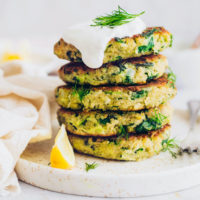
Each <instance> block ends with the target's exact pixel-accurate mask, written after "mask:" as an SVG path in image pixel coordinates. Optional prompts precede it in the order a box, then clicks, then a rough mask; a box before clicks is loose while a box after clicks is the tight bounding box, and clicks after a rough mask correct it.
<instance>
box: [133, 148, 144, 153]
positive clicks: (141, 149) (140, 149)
mask: <svg viewBox="0 0 200 200" xmlns="http://www.w3.org/2000/svg"><path fill="white" fill-rule="evenodd" d="M143 150H144V149H143V148H139V149H137V150H135V153H137V152H138V151H143Z"/></svg>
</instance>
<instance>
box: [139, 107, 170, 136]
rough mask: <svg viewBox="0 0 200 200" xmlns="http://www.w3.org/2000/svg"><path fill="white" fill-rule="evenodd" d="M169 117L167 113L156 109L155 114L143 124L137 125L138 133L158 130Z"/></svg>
mask: <svg viewBox="0 0 200 200" xmlns="http://www.w3.org/2000/svg"><path fill="white" fill-rule="evenodd" d="M166 119H167V117H166V116H165V115H163V114H162V113H160V112H157V111H156V110H155V115H154V116H152V117H150V118H147V119H146V120H144V121H143V122H142V123H141V124H139V125H138V126H136V127H135V130H136V132H137V133H145V132H148V131H152V130H158V129H159V128H161V127H162V125H163V123H164V121H165V120H166Z"/></svg>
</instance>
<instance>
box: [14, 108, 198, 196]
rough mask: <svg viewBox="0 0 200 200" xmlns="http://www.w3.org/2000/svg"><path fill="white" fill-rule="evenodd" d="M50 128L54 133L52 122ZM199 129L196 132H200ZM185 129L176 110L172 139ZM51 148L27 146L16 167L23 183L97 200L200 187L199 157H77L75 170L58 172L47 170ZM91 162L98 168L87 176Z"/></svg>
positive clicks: (181, 114) (48, 144)
mask: <svg viewBox="0 0 200 200" xmlns="http://www.w3.org/2000/svg"><path fill="white" fill-rule="evenodd" d="M53 124H54V125H55V126H54V129H55V130H57V129H58V127H57V123H56V120H55V119H53ZM198 126H199V125H198ZM198 126H197V127H196V131H199V132H200V127H198ZM187 129H188V114H187V112H186V111H184V110H175V114H174V119H173V124H172V134H173V136H176V137H177V138H178V139H181V137H183V134H184V133H186V131H187ZM55 132H56V131H55ZM52 145H53V140H49V141H45V142H41V143H37V144H31V145H29V146H28V148H27V149H26V151H25V152H24V154H23V155H22V157H21V159H20V160H19V162H18V163H17V166H16V171H17V174H18V177H19V178H20V179H21V180H22V181H24V182H26V183H29V184H32V185H34V186H37V187H41V188H44V189H48V190H52V191H56V192H63V193H68V194H76V195H85V196H99V197H138V196H147V195H155V194H162V193H168V192H173V191H178V190H183V189H186V188H189V187H192V186H194V185H197V184H200V156H198V155H192V156H188V155H184V156H182V157H179V158H177V159H173V158H172V157H171V156H170V155H169V154H168V153H161V154H160V155H158V156H155V157H153V158H150V159H148V160H145V161H142V162H120V161H107V160H103V159H98V158H94V157H89V156H84V155H80V154H76V167H75V168H74V169H73V170H60V169H53V168H51V167H49V166H48V163H49V154H50V149H51V147H52ZM94 161H95V162H96V163H98V164H99V166H98V167H97V168H96V169H95V170H90V171H89V172H86V171H85V162H88V163H92V162H94Z"/></svg>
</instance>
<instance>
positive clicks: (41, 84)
mask: <svg viewBox="0 0 200 200" xmlns="http://www.w3.org/2000/svg"><path fill="white" fill-rule="evenodd" d="M9 70H11V71H12V69H11V68H9ZM21 71H23V70H21ZM13 72H14V70H13ZM13 74H15V73H12V76H6V77H4V76H3V70H2V69H0V196H1V195H7V194H17V193H19V192H20V187H19V184H18V180H17V176H16V174H15V172H14V168H15V165H16V162H17V160H18V159H19V157H20V155H21V154H22V152H23V151H24V149H25V148H26V146H27V145H28V143H29V142H37V141H42V140H46V139H49V138H50V137H51V121H50V117H51V116H50V110H49V104H48V99H49V100H50V101H51V100H53V93H54V89H55V87H56V86H57V85H60V84H61V81H60V80H59V79H57V78H50V77H32V76H27V75H23V74H19V75H14V76H13ZM17 74H18V72H17Z"/></svg>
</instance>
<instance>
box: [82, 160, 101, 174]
mask: <svg viewBox="0 0 200 200" xmlns="http://www.w3.org/2000/svg"><path fill="white" fill-rule="evenodd" d="M98 166H99V164H97V163H95V162H93V163H92V164H89V163H85V170H86V172H88V171H89V170H91V169H96V168H97V167H98Z"/></svg>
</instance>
